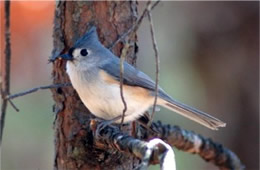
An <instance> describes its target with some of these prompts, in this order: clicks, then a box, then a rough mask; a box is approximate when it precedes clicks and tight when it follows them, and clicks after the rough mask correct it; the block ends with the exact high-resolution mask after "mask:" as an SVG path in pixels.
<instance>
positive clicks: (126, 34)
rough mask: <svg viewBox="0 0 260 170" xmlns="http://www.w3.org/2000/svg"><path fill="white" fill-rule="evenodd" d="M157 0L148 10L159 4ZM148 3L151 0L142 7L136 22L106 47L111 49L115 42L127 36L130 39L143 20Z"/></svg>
mask: <svg viewBox="0 0 260 170" xmlns="http://www.w3.org/2000/svg"><path fill="white" fill-rule="evenodd" d="M159 2H160V1H159V0H158V1H156V2H155V3H154V4H153V5H152V7H151V9H150V10H152V9H154V7H156V6H157V5H158V4H159ZM150 4H151V1H148V2H147V4H146V7H145V9H144V11H143V13H142V14H141V15H140V17H139V18H138V19H137V21H136V23H135V24H134V25H133V26H132V27H130V28H129V29H128V30H127V31H126V32H125V33H124V34H123V35H121V36H120V37H119V38H118V39H117V40H116V41H115V42H114V43H112V45H110V46H109V47H108V48H109V49H110V50H111V49H113V48H114V46H115V45H116V44H117V43H119V42H121V41H124V40H125V39H126V37H127V36H129V39H130V37H132V36H133V35H134V34H135V33H136V31H137V30H138V28H139V26H140V25H141V23H142V21H143V19H144V17H145V15H146V14H147V11H148V6H149V5H150Z"/></svg>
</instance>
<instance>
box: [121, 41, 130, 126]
mask: <svg viewBox="0 0 260 170" xmlns="http://www.w3.org/2000/svg"><path fill="white" fill-rule="evenodd" d="M129 46H130V45H129V43H128V41H127V42H126V44H125V46H124V48H123V50H122V54H121V56H120V96H121V100H122V102H123V104H124V109H123V114H122V119H121V126H122V125H123V123H124V119H125V113H126V111H127V104H126V101H125V98H124V94H123V80H124V78H123V77H124V61H125V57H126V55H127V51H128V49H129Z"/></svg>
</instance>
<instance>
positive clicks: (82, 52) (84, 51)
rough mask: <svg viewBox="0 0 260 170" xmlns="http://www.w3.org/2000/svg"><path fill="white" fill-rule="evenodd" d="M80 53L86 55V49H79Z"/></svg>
mask: <svg viewBox="0 0 260 170" xmlns="http://www.w3.org/2000/svg"><path fill="white" fill-rule="evenodd" d="M80 54H81V55H82V56H87V55H88V51H87V50H86V49H82V50H81V51H80Z"/></svg>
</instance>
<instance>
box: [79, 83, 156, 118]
mask: <svg viewBox="0 0 260 170" xmlns="http://www.w3.org/2000/svg"><path fill="white" fill-rule="evenodd" d="M124 87H126V86H124ZM131 88H135V87H130V88H124V91H123V96H124V99H125V101H126V104H127V110H126V113H125V115H126V116H125V122H129V121H133V120H136V119H137V118H138V117H140V116H141V115H142V114H143V113H144V112H145V111H146V110H147V109H148V108H149V107H150V106H151V105H152V103H153V100H152V97H149V96H148V97H146V98H145V97H144V96H142V94H140V93H141V92H140V93H138V91H133V90H131ZM137 88H138V87H137ZM80 89H81V90H80V91H78V90H77V89H76V90H77V91H78V94H79V96H80V98H81V100H82V102H83V103H84V104H85V106H86V107H87V108H88V109H89V110H90V111H91V112H92V114H94V115H95V116H97V117H100V118H103V119H106V120H111V119H113V118H115V117H118V116H120V115H122V114H123V110H124V104H123V101H122V98H121V95H120V88H119V85H117V84H112V85H111V84H110V85H107V84H106V85H104V84H100V83H99V84H95V85H93V84H92V85H91V87H90V86H89V85H88V86H86V87H85V88H80ZM119 122H120V121H118V123H119Z"/></svg>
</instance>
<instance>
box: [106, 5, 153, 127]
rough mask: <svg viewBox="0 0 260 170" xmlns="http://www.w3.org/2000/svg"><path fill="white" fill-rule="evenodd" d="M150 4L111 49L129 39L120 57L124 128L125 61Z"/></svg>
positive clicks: (125, 107) (125, 105) (125, 106)
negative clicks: (130, 43)
mask: <svg viewBox="0 0 260 170" xmlns="http://www.w3.org/2000/svg"><path fill="white" fill-rule="evenodd" d="M150 4H151V1H148V2H147V5H146V8H145V9H144V11H143V13H142V15H141V16H140V17H139V19H138V20H137V22H136V23H135V24H134V25H133V26H132V27H131V28H130V29H129V30H128V31H127V32H126V33H125V34H124V35H123V36H121V37H120V38H119V39H118V40H117V41H116V42H115V43H114V44H113V45H112V46H111V47H110V49H112V48H113V47H114V45H115V44H117V43H118V42H120V41H122V40H125V38H126V37H127V36H128V38H127V40H126V43H125V45H124V47H123V50H122V54H121V56H120V96H121V99H122V102H123V104H124V109H123V112H122V119H121V127H122V125H123V123H124V119H125V113H126V111H127V104H126V101H125V98H124V95H123V73H124V60H125V58H126V55H127V51H128V49H129V47H130V45H129V40H130V39H131V38H132V36H133V35H135V33H136V31H137V29H138V28H139V26H140V24H141V23H142V20H143V18H144V16H145V13H146V11H147V8H148V6H149V5H150Z"/></svg>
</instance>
